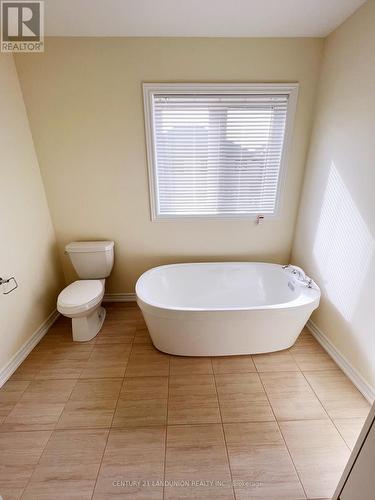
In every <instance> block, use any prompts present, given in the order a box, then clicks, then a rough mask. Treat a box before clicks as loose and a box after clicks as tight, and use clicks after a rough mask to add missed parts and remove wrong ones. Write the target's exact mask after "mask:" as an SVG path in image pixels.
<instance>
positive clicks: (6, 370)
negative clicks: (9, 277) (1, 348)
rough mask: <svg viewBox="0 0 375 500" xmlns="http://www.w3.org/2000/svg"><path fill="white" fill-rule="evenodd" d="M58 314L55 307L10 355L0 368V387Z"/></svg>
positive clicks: (40, 338)
mask: <svg viewBox="0 0 375 500" xmlns="http://www.w3.org/2000/svg"><path fill="white" fill-rule="evenodd" d="M59 316H60V314H59V313H58V311H56V309H55V310H54V311H52V313H51V314H50V315H49V316H48V318H47V319H46V320H45V321H44V322H43V323H42V324H41V325H40V327H39V328H38V329H37V330H35V332H34V333H33V334H32V335H31V337H30V338H29V339H28V340H27V341H26V342H25V343H24V344H23V346H22V347H21V349H19V351H18V352H16V354H15V355H14V356H13V357H12V359H11V360H10V361H9V362H8V363H7V364H6V365H5V366H4V367H3V368H2V369H1V370H0V387H2V386H3V385H4V384H5V382H6V381H7V380H8V378H9V377H10V376H11V375H12V374H13V373H14V372H15V371H16V370H17V368H18V367H19V366H20V364H21V363H22V361H24V360H25V359H26V358H27V356H28V355H29V354H30V352H31V351H32V350H33V349H34V347H35V346H36V345H37V344H38V343H39V342H40V341H41V340H42V338H43V337H44V335H45V334H46V333H47V332H48V330H49V329H50V328H51V326H52V325H53V324H54V322H55V321H56V320H57V318H58V317H59Z"/></svg>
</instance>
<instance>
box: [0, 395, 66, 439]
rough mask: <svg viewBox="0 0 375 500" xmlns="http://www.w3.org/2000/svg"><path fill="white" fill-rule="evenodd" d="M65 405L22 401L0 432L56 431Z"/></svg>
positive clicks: (5, 421) (3, 424) (8, 417)
mask: <svg viewBox="0 0 375 500" xmlns="http://www.w3.org/2000/svg"><path fill="white" fill-rule="evenodd" d="M64 406H65V403H39V402H38V401H22V400H20V401H19V402H18V403H17V404H16V406H15V407H14V408H13V410H12V411H11V412H10V413H9V415H8V416H7V417H6V419H5V420H4V422H3V423H2V424H1V426H0V432H10V431H37V430H50V429H54V428H55V425H56V423H57V421H58V420H59V418H60V415H61V413H62V411H63V409H64Z"/></svg>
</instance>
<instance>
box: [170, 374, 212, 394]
mask: <svg viewBox="0 0 375 500" xmlns="http://www.w3.org/2000/svg"><path fill="white" fill-rule="evenodd" d="M199 394H201V395H207V394H216V387H215V378H214V376H213V375H171V376H170V377H169V396H170V397H171V396H195V395H199Z"/></svg>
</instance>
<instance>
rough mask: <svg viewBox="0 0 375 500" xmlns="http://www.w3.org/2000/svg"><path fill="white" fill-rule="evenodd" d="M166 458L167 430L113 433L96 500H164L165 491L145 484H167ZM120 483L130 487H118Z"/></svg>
mask: <svg viewBox="0 0 375 500" xmlns="http://www.w3.org/2000/svg"><path fill="white" fill-rule="evenodd" d="M164 455H165V427H156V426H155V427H135V428H126V429H111V431H110V435H109V439H108V444H107V447H106V449H105V452H104V457H103V461H102V465H101V467H100V471H99V476H98V481H97V484H96V488H95V493H94V497H93V498H94V499H95V500H102V499H108V498H112V497H117V498H129V500H130V499H133V498H134V499H141V500H143V499H144V500H148V499H157V500H161V499H162V498H163V488H162V487H160V486H159V487H158V486H155V487H152V486H147V485H146V484H144V483H142V481H150V482H151V481H162V480H163V477H164ZM119 481H123V482H124V483H125V481H129V483H127V484H125V485H124V486H121V485H118V486H115V484H119V483H118V482H119ZM131 482H135V483H137V484H138V482H140V484H139V485H137V484H136V485H134V486H130V483H131ZM114 483H115V484H114Z"/></svg>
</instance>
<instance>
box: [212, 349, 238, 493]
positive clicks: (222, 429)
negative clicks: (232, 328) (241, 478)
mask: <svg viewBox="0 0 375 500" xmlns="http://www.w3.org/2000/svg"><path fill="white" fill-rule="evenodd" d="M210 361H211V368H212V374H213V378H214V384H215V391H216V397H217V404H218V407H219V413H220V421H221V432H222V433H223V438H224V446H225V452H226V456H227V462H228V468H229V474H230V478H231V480H232V491H233V496H234V498H235V499H236V498H237V495H236V491H235V489H234V484H233V481H234V479H233V473H232V467H231V465H230V459H229V451H228V443H227V437H226V435H225V429H224V422H223V415H222V413H221V406H220V399H219V391H218V390H217V384H216V375H215V370H214V366H213V363H212V358H210Z"/></svg>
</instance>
